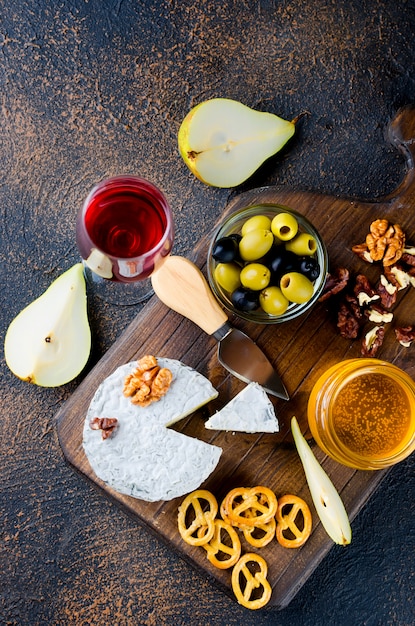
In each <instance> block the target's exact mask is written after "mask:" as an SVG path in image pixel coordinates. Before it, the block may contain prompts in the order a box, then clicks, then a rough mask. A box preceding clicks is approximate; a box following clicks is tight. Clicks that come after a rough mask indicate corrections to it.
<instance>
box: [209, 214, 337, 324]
mask: <svg viewBox="0 0 415 626" xmlns="http://www.w3.org/2000/svg"><path fill="white" fill-rule="evenodd" d="M327 267H328V256H327V250H326V247H325V245H324V242H323V240H322V239H321V237H320V235H319V234H318V232H317V230H316V229H315V228H314V226H313V225H312V224H311V223H310V222H309V220H308V219H307V218H306V217H304V216H303V215H301V214H300V213H299V212H297V211H295V210H293V209H291V208H288V207H285V206H280V205H270V204H258V205H253V206H249V207H247V208H243V209H240V210H238V211H236V212H235V213H233V214H231V215H230V216H229V217H227V218H226V219H225V220H224V222H222V223H221V224H220V225H219V227H218V228H217V229H216V231H215V233H214V236H213V239H212V242H211V244H210V247H209V252H208V264H207V270H208V278H209V283H210V286H211V288H212V291H213V293H214V294H215V296H216V298H217V299H218V300H219V302H220V303H221V304H222V305H223V306H224V307H225V308H226V309H227V310H228V311H230V312H231V313H234V314H236V315H238V316H240V317H242V318H244V319H246V320H249V321H253V322H257V323H263V324H277V323H280V322H284V321H287V320H290V319H293V318H295V317H297V316H298V315H301V314H303V313H304V312H305V311H307V310H308V309H309V308H310V307H311V306H312V305H313V304H314V303H315V302H316V301H317V299H318V298H319V296H320V294H321V292H322V290H323V287H324V283H325V279H326V275H327Z"/></svg>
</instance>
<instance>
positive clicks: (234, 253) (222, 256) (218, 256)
mask: <svg viewBox="0 0 415 626" xmlns="http://www.w3.org/2000/svg"><path fill="white" fill-rule="evenodd" d="M212 256H213V258H214V259H215V261H218V262H219V263H231V262H232V261H236V260H237V259H239V243H238V241H237V240H236V239H235V237H232V236H230V237H221V239H218V240H217V242H216V243H215V245H214V246H213V250H212Z"/></svg>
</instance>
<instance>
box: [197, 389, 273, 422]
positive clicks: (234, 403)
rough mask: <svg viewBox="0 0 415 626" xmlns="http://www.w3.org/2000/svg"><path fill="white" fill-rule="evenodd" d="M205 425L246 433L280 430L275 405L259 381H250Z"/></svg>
mask: <svg viewBox="0 0 415 626" xmlns="http://www.w3.org/2000/svg"><path fill="white" fill-rule="evenodd" d="M205 427H206V428H208V429H210V430H227V431H237V432H244V433H276V432H278V431H279V424H278V420H277V418H276V416H275V412H274V406H273V404H272V402H271V401H270V399H269V398H268V396H267V394H266V392H265V391H264V389H263V388H262V387H261V385H259V384H258V383H249V385H247V386H246V387H245V388H244V389H242V391H240V392H239V393H238V395H236V396H235V397H234V398H233V399H232V400H231V401H230V402H228V404H227V405H226V406H224V407H223V409H221V410H220V411H218V412H217V413H215V414H214V415H212V417H210V418H209V419H208V420H207V422H206V423H205Z"/></svg>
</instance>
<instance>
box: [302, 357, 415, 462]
mask: <svg viewBox="0 0 415 626" xmlns="http://www.w3.org/2000/svg"><path fill="white" fill-rule="evenodd" d="M308 423H309V426H310V430H311V433H312V435H313V437H314V439H315V441H316V443H317V444H318V446H319V447H320V448H321V449H322V450H323V451H324V452H325V453H326V454H328V455H329V456H330V457H332V458H333V459H335V460H336V461H338V462H339V463H343V465H348V466H349V467H353V468H356V469H363V470H376V469H383V468H386V467H389V466H391V465H394V464H395V463H398V462H399V461H402V460H403V459H405V458H406V457H408V456H409V455H410V454H411V452H413V451H414V450H415V383H414V381H413V380H412V378H411V377H410V376H409V375H408V374H406V372H404V371H402V370H401V369H399V368H398V367H396V366H395V365H392V364H391V363H387V362H386V361H381V360H379V359H374V358H358V359H349V360H347V361H342V362H340V363H338V364H337V365H334V366H333V367H331V368H329V369H328V370H327V371H326V372H325V373H324V374H323V375H322V376H320V378H319V379H318V380H317V382H316V383H315V385H314V387H313V389H312V391H311V394H310V398H309V402H308Z"/></svg>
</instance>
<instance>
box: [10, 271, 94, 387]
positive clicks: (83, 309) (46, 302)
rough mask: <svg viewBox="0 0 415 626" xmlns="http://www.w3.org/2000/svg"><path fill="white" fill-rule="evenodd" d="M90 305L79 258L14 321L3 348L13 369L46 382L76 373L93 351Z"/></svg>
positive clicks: (20, 375) (29, 379)
mask: <svg viewBox="0 0 415 626" xmlns="http://www.w3.org/2000/svg"><path fill="white" fill-rule="evenodd" d="M86 305H87V300H86V284H85V278H84V274H83V267H82V264H81V263H77V264H76V265H74V266H73V267H71V268H70V269H69V270H67V271H66V272H64V273H63V274H61V276H59V277H58V278H57V279H56V280H55V281H54V282H53V283H52V284H51V285H50V287H49V288H48V289H47V290H46V291H45V292H44V293H43V294H42V295H41V296H40V297H39V298H37V299H36V300H34V301H33V302H32V303H31V304H29V305H28V306H27V307H26V308H25V309H23V310H22V311H21V312H20V313H19V314H18V315H17V316H16V317H15V318H14V320H13V321H12V322H11V324H10V326H9V328H8V329H7V332H6V338H5V342H4V354H5V358H6V363H7V365H8V367H9V368H10V369H11V371H12V372H13V374H15V375H16V376H18V378H21V379H22V380H24V381H27V382H29V383H33V384H35V385H40V386H42V387H58V386H60V385H64V384H65V383H67V382H69V381H70V380H72V379H73V378H75V377H76V376H77V375H78V374H79V373H80V372H81V371H82V370H83V368H84V367H85V365H86V362H87V361H88V357H89V354H90V351H91V330H90V327H89V323H88V316H87V306H86Z"/></svg>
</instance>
